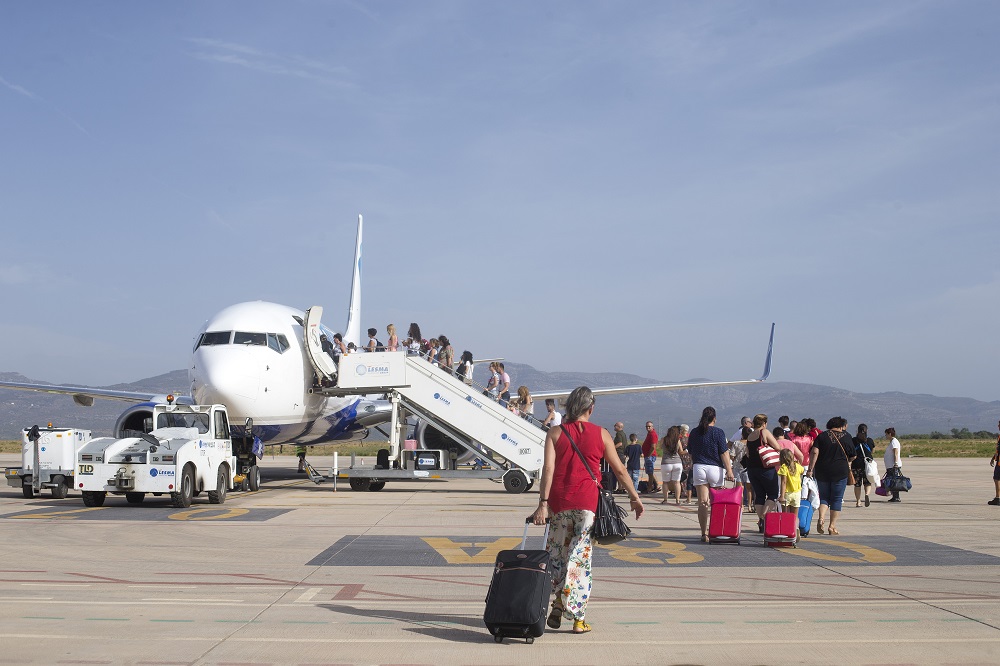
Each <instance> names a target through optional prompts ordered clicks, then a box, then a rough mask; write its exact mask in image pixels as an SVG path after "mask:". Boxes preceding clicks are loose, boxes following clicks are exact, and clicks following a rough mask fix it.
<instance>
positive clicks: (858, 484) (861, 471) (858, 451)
mask: <svg viewBox="0 0 1000 666" xmlns="http://www.w3.org/2000/svg"><path fill="white" fill-rule="evenodd" d="M874 449H875V442H873V441H872V438H871V437H869V436H868V426H867V425H865V424H864V423H859V424H858V434H857V436H856V437H855V438H854V462H852V463H851V473H852V474H854V505H855V506H861V489H862V488H864V489H865V506H869V505H870V504H871V503H872V500H871V491H872V482H871V481H869V480H868V477H866V476H865V463H867V462H868V461H869V460H871V459H872V451H873V450H874Z"/></svg>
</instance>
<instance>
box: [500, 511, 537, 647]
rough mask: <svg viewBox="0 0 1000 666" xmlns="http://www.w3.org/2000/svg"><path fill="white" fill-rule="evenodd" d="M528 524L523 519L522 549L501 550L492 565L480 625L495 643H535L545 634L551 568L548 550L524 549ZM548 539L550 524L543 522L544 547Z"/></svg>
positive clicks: (529, 521) (529, 522)
mask: <svg viewBox="0 0 1000 666" xmlns="http://www.w3.org/2000/svg"><path fill="white" fill-rule="evenodd" d="M530 524H531V519H530V518H529V519H527V520H525V524H524V538H523V539H522V540H521V548H520V549H519V550H501V551H500V552H499V553H497V561H496V564H495V565H494V566H493V580H492V581H490V589H489V591H488V592H487V593H486V610H485V611H484V612H483V622H485V623H486V628H487V629H489V630H490V633H491V634H493V640H494V641H496V642H497V643H502V642H503V639H504V638H523V639H525V641H526V642H528V643H534V642H535V638H537V637H539V636H541V635H542V634H544V633H545V620H546V617H547V615H546V611H547V610H548V605H549V596H551V594H552V568H551V566H549V551H547V550H545V549H544V548H543V549H542V550H526V549H525V544H526V543H527V541H528V526H529V525H530ZM548 537H549V525H548V523H546V524H545V535H544V536H543V537H542V545H543V546H544V545H545V542H546V541H547V540H548Z"/></svg>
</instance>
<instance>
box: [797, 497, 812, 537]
mask: <svg viewBox="0 0 1000 666" xmlns="http://www.w3.org/2000/svg"><path fill="white" fill-rule="evenodd" d="M813 511H815V509H813V505H812V504H810V503H809V502H808V501H804V503H803V504H802V506H800V507H799V534H801V535H802V536H804V537H807V536H809V530H810V529H811V528H812V522H813Z"/></svg>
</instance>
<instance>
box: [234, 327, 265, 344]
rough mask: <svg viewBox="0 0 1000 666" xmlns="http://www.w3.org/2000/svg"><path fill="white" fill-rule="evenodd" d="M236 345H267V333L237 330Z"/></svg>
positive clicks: (235, 335)
mask: <svg viewBox="0 0 1000 666" xmlns="http://www.w3.org/2000/svg"><path fill="white" fill-rule="evenodd" d="M233 344H234V345H260V346H262V347H263V346H266V345H267V333H246V332H244V331H236V333H235V334H234V335H233Z"/></svg>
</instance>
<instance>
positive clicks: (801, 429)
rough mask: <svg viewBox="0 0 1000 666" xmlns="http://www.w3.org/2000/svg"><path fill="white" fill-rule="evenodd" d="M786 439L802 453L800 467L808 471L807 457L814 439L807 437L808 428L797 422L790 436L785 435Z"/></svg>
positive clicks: (802, 422) (804, 423)
mask: <svg viewBox="0 0 1000 666" xmlns="http://www.w3.org/2000/svg"><path fill="white" fill-rule="evenodd" d="M787 437H788V440H789V441H790V442H791V443H792V444H794V445H795V446H797V447H799V450H800V451H802V466H803V467H805V468H806V471H808V470H809V457H810V455H811V454H810V453H809V452H810V451H811V450H812V445H813V439H814V438H813V437H810V436H809V426H808V425H806V422H805V421H798V422H797V423H796V424H795V427H794V428H792V432H791V434H790V435H787Z"/></svg>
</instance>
